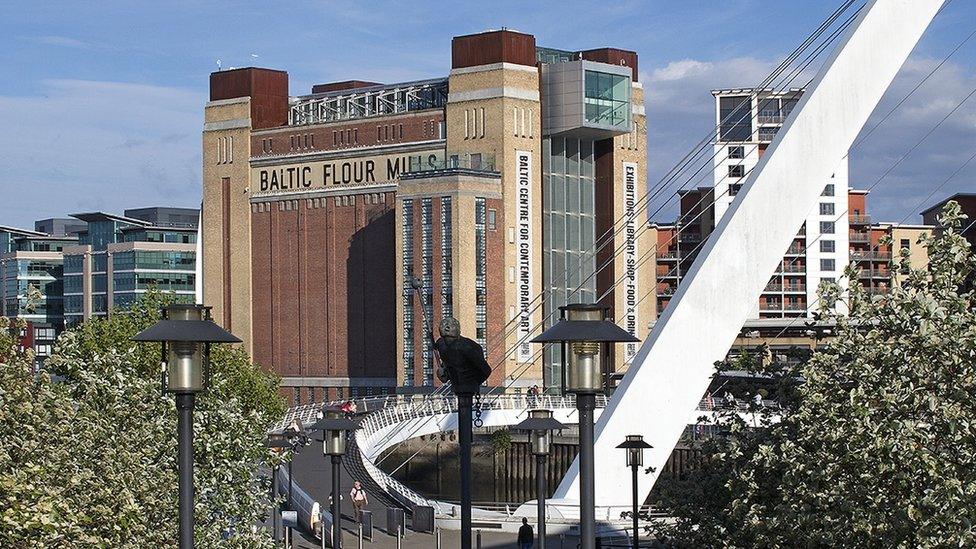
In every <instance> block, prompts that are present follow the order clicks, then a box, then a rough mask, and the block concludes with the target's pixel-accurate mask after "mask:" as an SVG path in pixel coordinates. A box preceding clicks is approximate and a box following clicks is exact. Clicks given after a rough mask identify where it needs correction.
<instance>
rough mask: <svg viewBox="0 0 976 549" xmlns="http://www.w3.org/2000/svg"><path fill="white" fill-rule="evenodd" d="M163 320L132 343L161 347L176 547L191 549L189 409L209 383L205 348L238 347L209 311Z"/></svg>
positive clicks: (182, 312)
mask: <svg viewBox="0 0 976 549" xmlns="http://www.w3.org/2000/svg"><path fill="white" fill-rule="evenodd" d="M162 316H163V318H162V320H160V321H159V322H157V323H156V324H154V325H152V326H151V327H149V328H147V329H146V330H143V331H141V332H139V333H138V334H136V335H135V336H133V338H132V341H140V342H150V341H152V342H160V343H162V344H163V345H162V360H161V365H162V368H161V370H162V371H161V378H160V382H161V388H162V392H163V394H166V393H174V394H176V411H177V439H178V443H177V459H176V463H177V467H178V470H179V521H180V522H179V547H180V549H190V548H192V547H193V407H194V404H195V399H196V395H197V393H200V392H202V391H205V390H206V389H207V384H208V383H209V381H210V379H209V378H210V344H211V343H240V341H241V340H240V339H238V338H237V337H235V336H234V335H233V334H231V333H230V332H228V331H226V330H224V329H223V328H221V327H220V326H217V325H216V324H215V323H214V322H213V319H212V318H211V316H210V307H204V306H203V305H167V306H166V307H164V308H163V311H162Z"/></svg>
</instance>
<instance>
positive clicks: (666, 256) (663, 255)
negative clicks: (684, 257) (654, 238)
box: [657, 251, 681, 261]
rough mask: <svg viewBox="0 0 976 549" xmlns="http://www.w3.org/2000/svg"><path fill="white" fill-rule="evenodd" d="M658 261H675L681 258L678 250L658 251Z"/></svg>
mask: <svg viewBox="0 0 976 549" xmlns="http://www.w3.org/2000/svg"><path fill="white" fill-rule="evenodd" d="M657 259H658V261H677V260H678V259H681V254H679V253H678V252H676V251H674V252H659V253H658V254H657Z"/></svg>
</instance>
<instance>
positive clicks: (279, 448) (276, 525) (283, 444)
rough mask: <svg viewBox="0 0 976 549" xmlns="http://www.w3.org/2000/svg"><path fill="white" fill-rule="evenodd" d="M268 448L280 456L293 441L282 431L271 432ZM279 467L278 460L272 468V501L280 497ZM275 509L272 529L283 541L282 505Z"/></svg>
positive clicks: (278, 539)
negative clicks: (286, 437) (289, 440)
mask: <svg viewBox="0 0 976 549" xmlns="http://www.w3.org/2000/svg"><path fill="white" fill-rule="evenodd" d="M267 446H268V448H270V449H271V451H272V452H274V453H275V455H278V456H280V455H281V454H282V453H283V452H284V451H285V449H286V448H291V443H290V442H288V440H287V439H285V435H284V434H282V433H269V434H268V441H267ZM278 468H279V465H278V463H277V462H275V464H274V465H273V466H272V468H271V499H272V501H273V500H274V499H276V498H277V497H278ZM275 507H276V508H275V509H273V514H272V516H271V529H272V532H273V534H274V540H275V542H278V541H281V506H280V505H277V506H275Z"/></svg>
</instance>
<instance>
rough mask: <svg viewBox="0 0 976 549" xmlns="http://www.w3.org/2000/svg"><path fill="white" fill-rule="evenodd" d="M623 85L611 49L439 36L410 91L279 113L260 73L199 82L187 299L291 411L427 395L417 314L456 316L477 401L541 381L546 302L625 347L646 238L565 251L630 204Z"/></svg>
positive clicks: (313, 100) (331, 99) (359, 89)
mask: <svg viewBox="0 0 976 549" xmlns="http://www.w3.org/2000/svg"><path fill="white" fill-rule="evenodd" d="M637 74H638V72H637V56H636V54H635V53H633V52H630V51H625V50H619V49H613V48H601V49H592V50H582V51H579V50H572V51H570V50H556V49H551V48H542V47H538V46H537V45H536V43H535V37H534V36H532V35H529V34H524V33H520V32H515V31H511V30H500V31H488V32H484V33H479V34H474V35H469V36H459V37H456V38H454V39H453V41H452V44H451V56H450V71H449V73H448V74H447V75H446V76H443V77H439V78H432V79H428V80H423V81H416V82H400V83H392V84H379V83H375V82H363V81H358V80H351V81H343V82H332V83H328V84H319V85H316V86H313V87H312V90H311V93H310V94H304V95H298V96H291V95H290V94H289V89H288V75H287V73H284V72H281V71H275V70H269V69H259V68H247V69H237V70H229V71H220V72H216V73H213V74H212V75H211V88H210V89H211V95H210V99H211V100H210V102H209V103H208V104H207V106H206V109H205V127H204V135H203V143H204V155H203V157H204V167H203V170H204V182H203V187H204V205H203V206H204V210H203V232H202V234H203V255H204V302H205V303H206V304H208V305H211V306H213V307H214V313H215V317H216V318H217V320H218V321H219V322H220V323H221V324H222V325H223V326H224V327H225V328H227V329H229V330H231V331H232V332H234V333H235V334H236V335H238V336H239V337H241V338H242V339H244V340H245V346H246V348H247V349H248V350H249V351H251V352H252V355H253V356H254V358H255V360H256V361H257V362H258V363H260V364H262V365H264V366H266V367H268V368H270V369H271V370H273V371H275V372H277V373H278V374H280V375H281V376H282V386H283V388H284V390H285V391H286V393H287V394H289V396H290V397H293V398H294V400H295V401H300V402H305V401H309V400H318V399H321V398H323V397H326V396H328V397H334V396H336V395H338V394H364V393H369V392H376V391H390V390H395V389H399V390H425V388H433V387H434V386H436V385H438V382H437V380H436V376H435V375H434V370H435V364H434V357H433V356H432V355H431V354H430V351H429V345H427V344H426V341H427V340H428V339H429V337H430V334H429V333H427V332H426V330H425V328H424V325H425V322H424V321H425V319H426V320H427V321H428V322H430V324H431V325H432V326H436V325H437V323H438V321H439V320H440V319H441V318H443V317H445V316H447V315H453V316H455V317H457V318H458V320H459V321H460V322H461V326H462V333H464V334H465V335H467V336H469V337H472V338H473V339H476V340H478V341H480V342H481V343H483V344H484V345H485V347H486V348H487V352H488V358H489V362H491V363H492V365H493V366H494V367H495V374H494V375H493V377H492V378H491V380H489V384H491V385H507V384H513V385H514V386H525V385H531V384H546V385H547V386H551V385H553V384H555V383H557V382H558V378H556V377H555V376H553V374H552V369H551V367H550V368H544V364H549V365H551V363H552V360H554V359H555V358H556V357H551V356H550V357H542V356H541V354H540V352H539V348H538V346H534V345H529V344H528V343H527V340H528V339H530V338H531V337H532V336H534V335H536V334H538V333H539V332H540V331H541V330H542V329H543V328H544V327H545V326H548V325H549V324H551V323H552V322H554V321H555V319H556V318H555V317H556V316H557V315H558V306H559V305H562V304H565V303H567V302H571V301H594V300H597V299H600V301H601V302H602V303H603V304H605V305H606V306H607V307H609V308H610V311H611V316H613V317H614V318H615V319H616V320H617V322H618V323H620V324H621V325H622V326H624V327H626V328H627V329H630V330H631V331H632V332H634V333H635V334H636V335H637V336H638V337H641V338H643V337H644V335H645V334H646V326H647V324H648V321H649V320H650V319H651V318H653V311H652V308H653V305H654V304H653V301H648V302H645V303H643V304H642V305H641V306H637V305H636V297H635V296H637V295H639V292H638V291H637V284H638V277H637V273H636V270H635V268H634V265H635V263H636V262H635V261H634V258H635V257H637V256H638V255H639V254H640V253H641V250H642V249H644V250H646V249H649V248H648V247H647V246H648V245H650V244H653V242H652V241H649V240H644V239H643V237H641V238H638V237H637V236H636V233H637V231H636V230H635V229H634V230H630V231H619V232H618V234H617V235H616V236H615V237H614V241H613V243H612V245H611V246H608V251H607V252H606V253H604V255H602V256H597V257H596V258H593V257H591V254H587V253H585V251H587V250H589V249H591V248H592V245H593V243H594V240H595V239H596V236H597V235H599V234H603V233H604V232H605V231H606V229H607V228H609V227H610V226H612V224H613V223H614V221H615V220H620V219H628V217H627V214H628V212H630V211H632V210H628V209H627V208H628V204H629V205H630V206H629V207H633V203H634V197H635V195H636V196H639V195H641V194H643V189H644V187H645V178H646V176H645V174H646V157H647V155H646V143H645V135H646V125H645V120H644V110H643V90H642V88H641V86H640V83H639V82H638V81H637ZM628 223H629V226H630V227H632V228H637V227H640V223H641V222H640V221H638V220H637V216H631V217H630V218H629V220H628ZM618 247H620V248H626V249H627V251H626V253H621V254H619V255H618V256H617V257H613V258H611V256H610V253H609V250H612V249H613V248H618ZM601 261H604V262H609V267H608V268H607V269H605V270H604V271H603V272H602V273H600V275H599V276H597V275H596V274H595V270H596V269H595V265H596V264H598V263H599V262H601ZM628 261H630V263H628ZM628 265H629V267H628ZM413 279H419V281H420V283H421V286H420V288H419V292H415V290H414V286H413ZM618 281H620V283H619V285H617V284H616V282H618ZM577 287H579V288H580V290H579V291H577V292H573V290H575V289H576V288H577ZM544 288H546V289H548V290H552V294H551V295H552V299H550V300H546V301H545V302H543V301H542V300H538V299H536V296H537V295H538V294H539V293H540V292H541V291H542V290H543V289H544ZM634 350H635V349H628V348H624V347H623V346H621V348H620V349H617V350H616V355H615V364H614V368H617V369H622V368H624V367H625V365H626V363H627V361H628V360H629V357H630V356H632V353H633V352H634ZM544 358H546V359H545V360H544ZM403 388H407V389H403ZM409 388H414V389H409Z"/></svg>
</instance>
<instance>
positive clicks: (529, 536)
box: [518, 517, 535, 549]
mask: <svg viewBox="0 0 976 549" xmlns="http://www.w3.org/2000/svg"><path fill="white" fill-rule="evenodd" d="M534 538H535V533H534V532H533V531H532V527H531V526H529V520H528V519H527V518H525V517H522V527H521V528H519V534H518V546H519V549H532V542H533V540H534Z"/></svg>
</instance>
